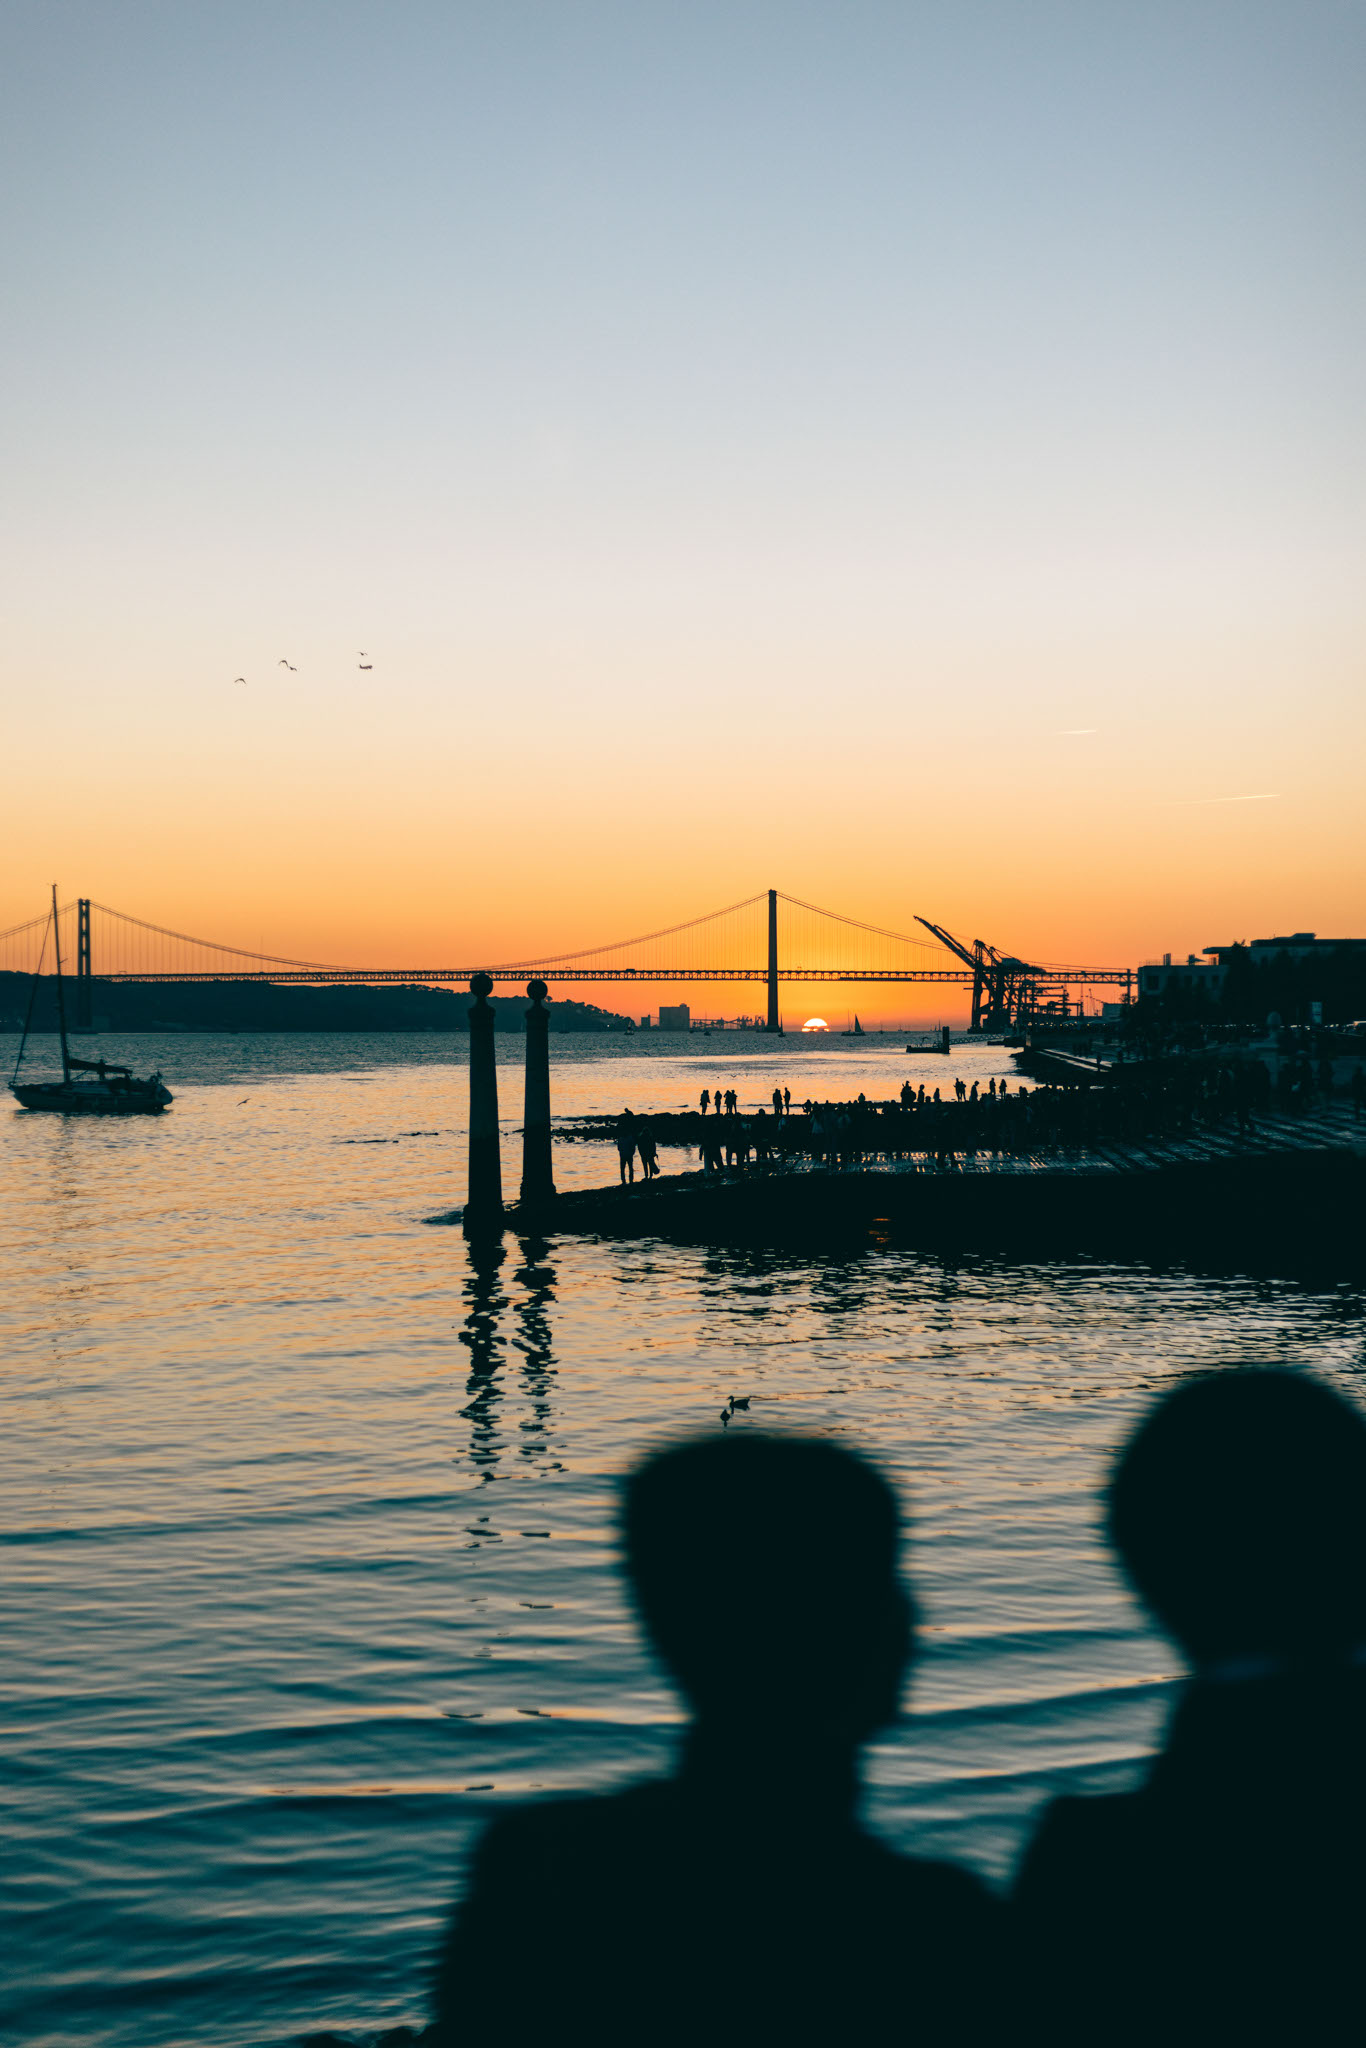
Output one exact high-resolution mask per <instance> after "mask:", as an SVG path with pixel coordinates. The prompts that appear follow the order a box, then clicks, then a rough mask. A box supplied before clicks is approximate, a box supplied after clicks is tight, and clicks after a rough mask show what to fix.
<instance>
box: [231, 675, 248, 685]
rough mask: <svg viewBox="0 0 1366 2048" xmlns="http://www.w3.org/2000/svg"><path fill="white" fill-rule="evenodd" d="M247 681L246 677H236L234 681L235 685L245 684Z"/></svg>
mask: <svg viewBox="0 0 1366 2048" xmlns="http://www.w3.org/2000/svg"><path fill="white" fill-rule="evenodd" d="M246 680H247V679H246V677H245V676H234V677H233V681H234V682H235V683H244V682H245V681H246Z"/></svg>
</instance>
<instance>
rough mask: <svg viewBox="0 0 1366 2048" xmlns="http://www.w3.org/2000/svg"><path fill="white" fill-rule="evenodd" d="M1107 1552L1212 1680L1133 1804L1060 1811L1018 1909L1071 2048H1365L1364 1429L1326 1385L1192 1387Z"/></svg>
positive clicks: (1114, 1505) (1045, 1832)
mask: <svg viewBox="0 0 1366 2048" xmlns="http://www.w3.org/2000/svg"><path fill="white" fill-rule="evenodd" d="M1108 1524H1109V1534H1110V1537H1111V1541H1112V1542H1113V1544H1114V1546H1115V1548H1116V1550H1117V1551H1118V1553H1119V1556H1120V1558H1121V1560H1122V1562H1123V1564H1124V1567H1125V1569H1126V1571H1127V1573H1128V1576H1129V1578H1130V1580H1131V1581H1132V1583H1133V1585H1134V1587H1135V1589H1136V1590H1137V1592H1138V1593H1139V1595H1140V1597H1141V1598H1142V1599H1143V1601H1144V1602H1145V1604H1146V1605H1147V1606H1148V1608H1149V1609H1150V1610H1151V1612H1152V1613H1153V1615H1154V1616H1155V1617H1156V1619H1157V1620H1158V1621H1159V1623H1160V1624H1161V1625H1162V1626H1163V1627H1164V1628H1165V1629H1166V1631H1167V1632H1168V1633H1169V1634H1170V1635H1171V1636H1172V1637H1173V1638H1174V1639H1175V1641H1176V1642H1177V1644H1178V1645H1179V1646H1180V1648H1181V1650H1182V1652H1183V1653H1184V1655H1185V1658H1186V1660H1187V1662H1188V1664H1189V1666H1190V1669H1191V1679H1190V1682H1189V1684H1188V1685H1187V1686H1186V1687H1185V1689H1184V1692H1183V1695H1182V1697H1181V1698H1180V1700H1179V1701H1178V1704H1177V1707H1176V1710H1175V1713H1174V1715H1173V1717H1172V1721H1171V1724H1170V1727H1169V1729H1168V1732H1167V1739H1166V1743H1165V1746H1164V1748H1163V1750H1162V1753H1161V1754H1160V1755H1159V1757H1158V1758H1157V1759H1156V1761H1155V1763H1154V1765H1153V1766H1152V1768H1151V1770H1150V1773H1149V1775H1148V1778H1147V1781H1146V1783H1145V1784H1144V1785H1143V1786H1142V1787H1141V1789H1139V1790H1138V1791H1136V1792H1133V1793H1128V1794H1118V1795H1111V1796H1109V1797H1099V1798H1090V1799H1075V1798H1074V1799H1061V1800H1057V1801H1055V1802H1054V1804H1053V1805H1052V1807H1050V1808H1049V1810H1048V1812H1047V1813H1046V1815H1045V1817H1044V1820H1043V1823H1042V1825H1041V1827H1040V1828H1039V1831H1038V1833H1037V1835H1036V1836H1035V1839H1034V1841H1033V1843H1032V1845H1031V1847H1030V1849H1029V1851H1028V1853H1027V1855H1026V1857H1025V1860H1024V1864H1023V1867H1022V1869H1021V1872H1020V1876H1019V1880H1018V1882H1017V1886H1016V1893H1015V1899H1016V1907H1017V1913H1018V1916H1019V1920H1020V1934H1021V1938H1022V1941H1023V1944H1024V1947H1025V1950H1026V1952H1027V1953H1029V1954H1030V1955H1031V1956H1032V1958H1033V1959H1034V1965H1035V1970H1034V1975H1035V1983H1036V1987H1037V1992H1038V2000H1039V2009H1040V2011H1041V2013H1042V2015H1043V2032H1045V2033H1047V2035H1048V2036H1049V2038H1051V2039H1054V2040H1059V2041H1080V2040H1083V2039H1084V2040H1086V2041H1088V2042H1090V2041H1101V2040H1103V2041H1106V2042H1116V2043H1127V2042H1134V2043H1137V2042H1139V2041H1143V2042H1145V2043H1147V2042H1150V2041H1152V2040H1157V2039H1160V2040H1162V2041H1163V2042H1195V2041H1200V2042H1218V2041H1237V2042H1239V2043H1243V2042H1249V2041H1252V2042H1263V2041H1265V2042H1270V2041H1273V2040H1274V2041H1277V2042H1296V2043H1298V2042H1305V2043H1308V2042H1327V2041H1336V2040H1347V2039H1358V2038H1360V2037H1361V2034H1362V2031H1363V2027H1362V2022H1361V2018H1360V2013H1361V1994H1360V1988H1359V1984H1358V1981H1357V1980H1358V1976H1359V1966H1358V1954H1359V1951H1358V1946H1357V1944H1358V1942H1359V1940H1360V1931H1359V1930H1360V1925H1361V1919H1362V1914H1363V1909H1366V1861H1364V1860H1363V1853H1362V1841H1363V1828H1366V1419H1363V1417H1362V1416H1361V1415H1360V1414H1359V1413H1358V1411H1357V1410H1356V1408H1355V1407H1353V1406H1352V1405H1351V1404H1349V1403H1348V1402H1347V1401H1345V1400H1343V1399H1342V1398H1341V1397H1340V1396H1339V1395H1337V1394H1335V1393H1333V1392H1332V1391H1331V1390H1330V1389H1329V1388H1328V1387H1326V1386H1324V1385H1323V1384H1322V1383H1321V1382H1318V1381H1316V1380H1313V1379H1311V1378H1309V1377H1308V1376H1307V1375H1302V1374H1296V1373H1291V1372H1284V1371H1270V1370H1255V1371H1254V1370H1226V1371H1223V1372H1220V1373H1217V1374H1214V1373H1212V1374H1208V1375H1201V1376H1199V1377H1196V1378H1192V1379H1189V1380H1186V1381H1184V1382H1183V1383H1182V1384H1181V1385H1180V1386H1179V1387H1178V1388H1177V1389H1176V1390H1175V1391H1174V1392H1173V1393H1171V1394H1169V1395H1168V1396H1167V1397H1166V1398H1165V1399H1164V1400H1162V1401H1160V1402H1159V1403H1158V1405H1157V1407H1156V1408H1155V1409H1154V1410H1153V1411H1152V1413H1151V1414H1150V1415H1149V1416H1148V1417H1147V1419H1146V1420H1145V1421H1144V1422H1143V1423H1142V1424H1141V1426H1140V1427H1139V1429H1138V1430H1137V1432H1136V1433H1135V1435H1134V1437H1133V1438H1132V1439H1131V1441H1130V1442H1129V1444H1128V1445H1127V1446H1126V1448H1125V1450H1124V1451H1123V1453H1122V1455H1121V1457H1120V1459H1119V1462H1118V1465H1117V1467H1116V1470H1115V1473H1114V1477H1113V1480H1112V1483H1111V1487H1110V1492H1109V1500H1108Z"/></svg>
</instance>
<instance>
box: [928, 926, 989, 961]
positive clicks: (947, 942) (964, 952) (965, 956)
mask: <svg viewBox="0 0 1366 2048" xmlns="http://www.w3.org/2000/svg"><path fill="white" fill-rule="evenodd" d="M916 923H917V924H923V925H924V927H925V929H926V931H927V932H933V933H934V936H935V937H936V938H937V939H938V941H939V943H940V945H941V946H947V947H948V949H949V951H950V952H951V953H956V954H957V955H958V958H959V959H960V960H961V961H962V962H963V964H964V966H965V967H972V968H977V967H979V966H980V965H981V959H980V956H978V955H974V954H972V953H970V952H969V951H968V949H967V947H966V946H965V945H964V944H963V943H962V941H961V939H956V938H955V937H954V936H953V933H952V932H946V931H945V930H944V927H943V926H942V925H940V924H931V923H930V920H929V919H928V918H927V917H917V918H916ZM977 943H978V945H979V946H981V945H982V941H981V940H980V939H979V940H978V941H977ZM983 951H984V952H987V953H990V954H992V957H993V958H994V957H995V956H994V949H993V948H992V947H989V946H986V947H983Z"/></svg>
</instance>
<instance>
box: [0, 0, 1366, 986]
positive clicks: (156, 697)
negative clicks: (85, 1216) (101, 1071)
mask: <svg viewBox="0 0 1366 2048" xmlns="http://www.w3.org/2000/svg"><path fill="white" fill-rule="evenodd" d="M1364 110H1366V7H1363V6H1362V5H1361V4H1360V0H1356V4H1351V5H1345V4H1325V0H1293V4H1275V5H1268V4H1263V0H1236V4H1206V0H1180V4H1167V0H1144V4H1142V5H1139V4H1136V0H1134V4H1125V5H1115V4H1107V0H1085V4H1075V5H1074V4H1035V0H1002V4H996V0H952V4H947V0H945V4H940V5H917V4H915V0H898V4H895V5H890V4H888V5H884V4H874V0H839V4H837V5H836V4H822V5H814V4H807V0H783V4H777V5H775V4H747V0H726V4H724V5H713V4H710V0H690V4H688V5H687V6H682V5H677V4H674V5H668V6H664V5H658V4H653V0H630V4H621V5H616V4H594V0H584V4H576V0H553V4H549V0H547V4H522V0H499V4H497V5H460V4H458V0H443V4H441V5H428V4H425V0H407V4H388V5H384V6H380V5H378V4H375V5H356V4H350V0H329V4H327V5H321V4H293V0H275V4H271V5H268V6H266V5H255V4H248V0H243V4H235V5H224V4H212V0H205V4H202V5H199V6H196V7H193V8H186V7H184V6H182V5H174V6H172V5H144V4H137V0H124V4H120V5H119V6H118V7H116V8H111V7H109V6H107V5H105V4H103V0H101V4H98V5H93V4H66V0H40V4H36V0H11V4H10V5H9V6H8V7H7V8H6V9H5V10H4V14H3V20H2V21H0V173H2V175H0V192H2V193H3V199H0V208H2V209H3V211H2V213H0V262H3V275H4V278H5V281H6V289H5V294H4V307H3V312H0V431H2V434H3V440H2V442H0V554H2V555H3V562H4V568H3V572H2V573H3V592H2V593H0V599H2V602H3V618H2V619H0V628H2V630H0V679H2V681H0V688H3V709H4V718H3V738H2V739H0V819H2V820H3V841H2V843H3V849H4V858H3V861H0V927H3V926H6V925H9V924H12V923H17V922H18V921H19V920H21V919H22V918H26V917H29V916H32V915H33V914H35V913H36V912H37V911H39V910H41V908H42V904H43V900H44V894H45V891H46V889H47V886H48V884H49V883H50V882H51V880H52V879H53V878H54V877H56V879H57V880H58V881H59V882H60V883H61V886H62V891H63V895H64V896H65V895H75V894H77V893H81V894H87V895H91V896H93V897H94V898H96V899H97V900H98V901H101V902H103V903H106V904H111V905H114V906H115V907H117V908H119V909H121V910H125V911H129V912H132V913H133V914H135V915H137V916H140V917H143V918H147V919H150V920H152V921H153V922H156V923H158V924H165V925H169V926H171V927H173V928H175V929H177V930H183V931H189V932H192V933H196V934H203V935H205V936H207V937H211V938H215V939H224V940H227V941H230V942H234V943H238V944H242V945H247V946H252V947H257V946H260V947H264V949H265V950H268V951H276V952H280V953H284V954H288V955H291V956H295V957H303V958H307V959H321V960H337V961H343V962H349V963H365V964H374V965H376V966H379V965H391V966H392V965H405V964H409V963H416V962H419V961H426V962H430V961H435V960H445V959H469V958H484V959H505V958H517V957H520V956H523V955H525V954H527V953H530V952H535V951H539V950H545V951H553V952H563V951H566V950H568V949H570V948H571V947H573V946H575V945H577V944H578V943H580V942H582V943H583V944H585V945H587V944H595V943H599V942H602V941H605V940H610V939H614V938H617V937H620V936H623V935H626V934H629V933H631V932H634V931H640V930H649V929H652V928H654V927H656V926H662V925H667V924H671V923H674V922H676V921H678V920H680V919H683V918H686V917H689V916H691V915H695V914H700V913H702V912H704V911H707V910H710V909H711V908H713V907H714V906H717V905H720V904H726V903H731V902H734V901H736V900H738V899H739V898H741V897H745V896H749V895H751V894H753V893H754V892H755V891H757V890H761V889H764V888H767V887H770V886H772V887H777V888H780V889H783V890H785V891H787V892H789V893H790V894H792V895H795V896H797V897H800V898H804V899H806V900H809V901H814V902H817V903H820V904H829V905H831V906H832V907H833V908H835V909H837V910H842V911H847V912H849V913H851V914H852V915H854V916H856V917H860V918H863V919H866V920H868V921H870V922H872V923H876V924H881V925H886V926H890V927H892V928H894V929H897V930H906V929H908V928H909V929H915V927H914V925H913V923H912V920H913V918H914V916H915V915H917V914H919V915H923V916H926V917H930V918H933V919H934V920H935V921H936V922H939V923H943V924H945V925H947V926H948V927H949V928H950V929H953V930H956V931H960V932H965V933H968V934H970V935H972V936H977V935H981V936H983V937H985V938H986V939H988V940H990V941H992V942H993V943H995V944H997V945H998V946H1000V947H1001V948H1002V949H1004V950H1008V951H1012V952H1016V953H1020V954H1023V955H1026V956H1028V957H1035V958H1047V959H1068V960H1074V961H1075V960H1091V961H1096V962H1099V963H1101V964H1106V965H1108V964H1112V963H1126V962H1129V961H1136V960H1139V959H1142V958H1147V957H1152V956H1153V955H1155V954H1158V953H1161V952H1165V951H1172V952H1173V953H1177V954H1184V953H1186V952H1187V951H1191V950H1198V949H1199V948H1200V947H1202V946H1205V945H1208V944H1213V943H1216V942H1218V943H1224V942H1227V941H1229V940H1232V939H1235V938H1240V937H1243V938H1245V937H1254V936H1261V935H1263V934H1266V933H1269V932H1273V931H1284V930H1288V929H1289V930H1301V929H1309V930H1317V931H1319V932H1320V933H1327V934H1351V935H1361V934H1362V933H1363V932H1366V905H1363V901H1362V875H1363V860H1362V854H1363V837H1364V836H1366V827H1364V825H1363V816H1364V807H1363V804H1362V800H1361V785H1362V773H1361V771H1362V762H1363V740H1364V739H1366V689H1364V688H1363V683H1364V682H1366V676H1364V675H1363V667H1364V666H1366V581H1364V579H1363V562H1366V460H1363V457H1366V445H1364V444H1366V430H1364V429H1366V405H1364V404H1363V368H1362V366H1363V364H1364V363H1366V317H1363V316H1364V315H1366V203H1364V202H1366V119H1363V111H1364ZM362 661H364V662H366V663H368V664H369V665H368V666H366V667H362V666H361V663H362ZM285 662H288V663H289V664H290V666H289V667H285V666H283V665H282V664H283V663H285ZM238 677H243V678H245V681H243V682H238V681H236V680H235V679H236V678H238ZM97 964H98V963H97ZM707 1002H708V1005H709V1006H710V1005H711V998H710V996H708V998H707ZM718 1006H719V1007H720V1008H722V1009H725V1010H726V1011H727V1013H728V1014H729V1013H730V1011H731V1010H732V1009H736V1008H745V1007H748V1006H749V1005H748V1000H747V999H745V998H742V997H741V996H740V994H739V992H736V994H735V996H734V998H733V999H725V998H723V999H722V1000H721V1002H720V1004H719V1005H718ZM859 1007H860V1009H862V1010H865V1011H868V1010H871V1011H872V1012H873V1013H874V1014H876V1013H877V1009H878V1005H877V1001H876V1000H870V1002H869V1004H867V1005H865V1004H863V1003H860V1004H859ZM890 1007H891V1008H893V1009H895V1010H896V1012H897V1014H904V1012H905V1010H906V1003H905V1000H904V998H902V999H901V1000H900V1001H898V1002H895V1003H892V1004H890Z"/></svg>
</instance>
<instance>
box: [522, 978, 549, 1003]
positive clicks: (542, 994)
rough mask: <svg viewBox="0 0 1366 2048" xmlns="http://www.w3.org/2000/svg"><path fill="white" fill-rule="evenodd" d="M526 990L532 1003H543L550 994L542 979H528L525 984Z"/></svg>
mask: <svg viewBox="0 0 1366 2048" xmlns="http://www.w3.org/2000/svg"><path fill="white" fill-rule="evenodd" d="M526 992H527V994H528V995H529V996H530V997H531V1000H532V1002H533V1003H543V1002H544V1001H545V999H546V997H547V996H548V995H549V994H550V990H549V989H548V988H547V987H546V985H545V983H544V982H543V981H529V982H528V983H527V985H526Z"/></svg>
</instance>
